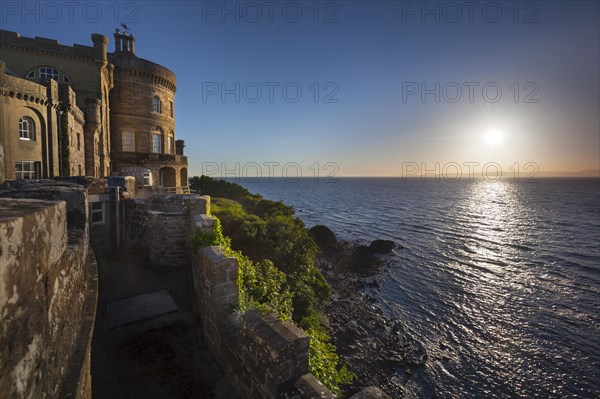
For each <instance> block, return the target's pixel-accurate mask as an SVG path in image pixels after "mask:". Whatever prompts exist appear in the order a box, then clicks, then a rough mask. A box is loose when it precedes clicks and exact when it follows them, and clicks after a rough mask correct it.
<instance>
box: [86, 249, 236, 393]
mask: <svg viewBox="0 0 600 399" xmlns="http://www.w3.org/2000/svg"><path fill="white" fill-rule="evenodd" d="M104 241H107V240H104ZM94 250H95V252H96V257H97V260H98V269H99V295H98V312H97V316H96V325H95V329H94V338H93V341H92V389H93V397H94V399H105V398H106V399H128V398H132V399H138V398H144V399H153V398H157V399H158V398H168V399H177V398H217V399H219V398H224V397H228V394H229V393H228V392H227V391H228V390H229V389H228V387H227V384H226V383H225V382H224V381H225V380H223V379H222V376H223V373H222V371H221V370H220V368H219V366H218V365H217V364H216V363H215V361H214V359H213V358H212V357H211V355H210V354H209V353H208V352H207V350H206V348H205V347H204V346H203V345H202V344H201V343H199V342H198V341H199V339H198V335H197V331H198V326H197V323H196V319H195V317H194V316H193V313H192V307H191V302H190V298H191V295H190V284H189V281H188V280H189V272H188V271H178V272H158V271H152V270H149V269H147V268H145V266H146V265H147V262H148V260H147V258H145V256H144V255H143V254H140V253H137V252H132V251H122V252H121V253H120V254H116V253H115V252H114V251H112V250H111V249H110V248H107V247H106V246H105V245H98V243H97V242H96V243H95V245H94ZM163 290H166V291H167V292H168V295H169V296H170V298H172V300H173V302H174V304H175V306H176V307H177V310H176V311H172V310H173V309H172V308H170V311H169V312H167V313H165V312H163V311H161V309H155V311H154V312H153V311H152V309H150V312H149V314H150V315H151V316H152V315H153V314H159V315H158V316H155V317H151V318H144V320H140V321H134V322H133V323H126V324H125V325H120V326H116V327H113V328H110V327H109V323H108V319H107V304H108V303H112V305H111V306H112V310H111V311H114V309H115V304H119V303H127V302H128V301H124V302H114V301H117V300H122V299H126V298H130V297H134V296H137V295H143V294H149V293H155V292H160V291H163ZM161 295H163V296H164V293H163V294H161ZM141 298H145V297H141ZM158 306H160V305H158ZM144 311H148V309H145V310H144ZM133 318H134V319H135V315H134V317H133ZM121 324H122V323H121Z"/></svg>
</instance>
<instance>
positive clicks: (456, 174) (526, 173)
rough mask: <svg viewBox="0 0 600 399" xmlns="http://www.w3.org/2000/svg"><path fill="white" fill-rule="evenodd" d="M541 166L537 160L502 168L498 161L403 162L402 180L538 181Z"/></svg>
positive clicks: (515, 163)
mask: <svg viewBox="0 0 600 399" xmlns="http://www.w3.org/2000/svg"><path fill="white" fill-rule="evenodd" d="M539 170H540V167H539V165H538V164H537V163H536V162H525V163H520V162H514V163H513V164H511V165H509V166H508V167H507V168H504V169H503V168H502V166H501V165H500V164H499V163H498V162H486V163H481V162H461V163H459V162H446V163H444V164H442V163H440V162H434V163H427V162H402V181H403V182H406V181H408V179H410V178H413V179H414V178H419V179H420V180H421V181H422V182H426V181H433V182H437V183H439V182H443V181H444V182H458V181H460V180H464V179H468V180H469V181H470V182H473V181H475V180H478V179H483V180H485V181H499V180H501V179H506V178H508V179H512V180H513V181H515V182H536V181H537V178H536V175H537V173H538V172H539Z"/></svg>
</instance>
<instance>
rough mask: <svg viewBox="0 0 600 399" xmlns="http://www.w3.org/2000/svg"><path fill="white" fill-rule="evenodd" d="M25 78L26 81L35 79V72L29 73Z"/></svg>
mask: <svg viewBox="0 0 600 399" xmlns="http://www.w3.org/2000/svg"><path fill="white" fill-rule="evenodd" d="M26 78H28V79H35V71H31V72H29V73H28V74H27V76H26Z"/></svg>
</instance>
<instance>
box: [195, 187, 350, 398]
mask: <svg viewBox="0 0 600 399" xmlns="http://www.w3.org/2000/svg"><path fill="white" fill-rule="evenodd" d="M190 188H191V189H192V190H194V191H196V192H199V193H201V194H207V195H211V196H213V197H215V196H217V197H218V196H225V197H227V198H213V200H212V204H211V205H212V206H211V207H212V214H213V215H215V216H216V218H215V219H216V223H215V225H214V227H213V231H212V232H211V233H210V234H206V233H197V234H196V236H195V237H194V244H195V247H196V248H197V247H201V246H209V245H219V246H221V247H222V248H223V251H224V252H225V254H226V255H227V256H232V257H235V258H236V259H237V260H238V264H239V269H238V288H239V297H240V303H239V309H240V310H242V311H243V310H246V309H249V308H257V309H259V310H260V311H261V312H263V313H266V312H270V311H275V312H276V313H277V314H278V316H279V317H280V318H281V319H290V318H291V319H292V320H293V321H294V322H295V323H296V324H298V325H299V326H300V327H301V328H303V329H304V330H305V331H306V332H307V334H308V335H309V336H310V338H311V340H310V352H309V364H310V371H311V372H312V373H313V374H314V375H315V376H316V377H317V378H318V379H319V380H320V381H321V382H323V384H325V386H327V387H328V388H329V389H330V390H331V391H332V392H334V393H339V391H340V389H339V385H340V384H342V383H347V382H349V381H350V379H351V378H352V374H351V373H350V372H349V371H348V370H347V369H346V368H345V367H340V368H338V363H339V357H338V355H337V354H336V352H335V346H334V345H332V344H331V343H330V342H329V335H328V334H327V332H326V330H324V328H323V326H322V323H321V313H320V311H321V310H322V309H323V306H325V304H326V303H327V301H329V298H330V296H331V288H330V287H329V285H328V284H327V281H326V280H325V277H324V276H323V274H321V272H320V271H319V269H317V267H316V266H315V259H316V255H317V251H318V248H317V245H316V243H315V241H314V240H313V239H312V238H311V237H310V236H309V234H308V231H307V229H306V228H305V226H304V223H303V222H302V221H301V220H300V219H299V218H297V217H295V216H294V209H293V208H291V207H289V206H287V205H285V204H283V203H282V202H279V201H270V200H266V199H263V198H262V197H261V196H260V195H256V194H251V193H250V192H249V191H248V190H246V189H245V188H243V187H241V186H239V185H237V184H233V183H229V182H225V181H217V180H213V179H211V178H208V177H206V176H202V177H200V178H199V177H193V178H191V179H190ZM219 219H220V220H219ZM221 222H222V223H223V224H222V225H221ZM223 233H225V235H224V234H223ZM242 252H243V254H242Z"/></svg>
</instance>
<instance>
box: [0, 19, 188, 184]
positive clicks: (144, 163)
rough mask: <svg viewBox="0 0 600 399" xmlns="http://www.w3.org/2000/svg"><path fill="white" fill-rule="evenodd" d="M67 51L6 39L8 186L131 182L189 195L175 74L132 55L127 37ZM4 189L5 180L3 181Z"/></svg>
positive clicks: (3, 98)
mask: <svg viewBox="0 0 600 399" xmlns="http://www.w3.org/2000/svg"><path fill="white" fill-rule="evenodd" d="M114 37H115V51H114V53H109V52H108V38H107V37H106V36H103V35H99V34H93V35H92V36H91V39H92V43H93V46H82V45H78V44H75V45H73V46H64V45H61V44H59V43H58V41H56V40H52V39H46V38H41V37H36V38H27V37H22V36H21V35H19V34H18V33H15V32H9V31H5V30H0V48H1V50H2V51H1V53H0V54H1V55H0V57H1V58H0V104H1V107H0V116H1V117H2V119H1V121H0V147H1V148H2V151H3V152H4V162H3V164H2V166H1V167H0V170H2V173H0V176H3V179H7V180H11V179H33V178H46V177H55V176H83V175H86V176H93V177H97V178H100V177H106V176H110V175H133V176H135V177H136V184H137V186H138V188H144V189H145V190H148V191H167V192H181V191H182V186H183V187H185V186H187V158H186V157H185V156H183V147H184V143H183V141H176V139H175V118H174V96H175V90H176V79H175V75H174V74H173V72H171V71H169V70H168V69H166V68H164V67H162V66H160V65H158V64H155V63H153V62H150V61H147V60H144V59H141V58H138V57H137V56H136V55H135V37H134V36H133V35H130V34H126V33H120V32H119V31H118V30H117V32H116V33H115V35H114ZM0 183H1V181H0Z"/></svg>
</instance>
